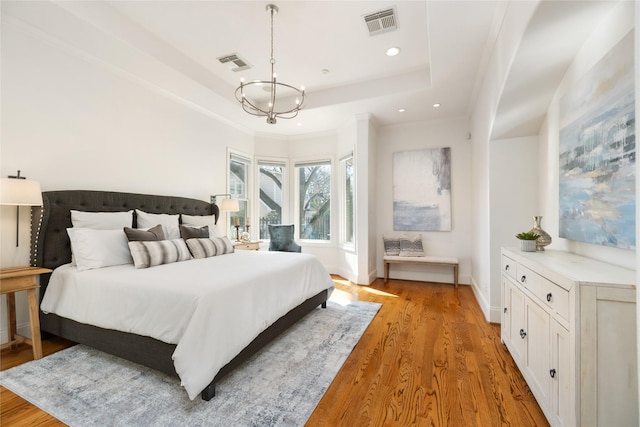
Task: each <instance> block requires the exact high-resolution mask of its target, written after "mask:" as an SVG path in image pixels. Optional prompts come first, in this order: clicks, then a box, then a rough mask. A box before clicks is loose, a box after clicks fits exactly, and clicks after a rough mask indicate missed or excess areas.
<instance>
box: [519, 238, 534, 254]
mask: <svg viewBox="0 0 640 427" xmlns="http://www.w3.org/2000/svg"><path fill="white" fill-rule="evenodd" d="M520 250H521V251H522V252H535V251H536V241H535V240H520Z"/></svg>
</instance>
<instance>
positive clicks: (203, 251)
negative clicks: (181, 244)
mask: <svg viewBox="0 0 640 427" xmlns="http://www.w3.org/2000/svg"><path fill="white" fill-rule="evenodd" d="M187 246H189V250H190V251H191V254H192V255H193V257H194V258H196V259H199V258H209V257H212V256H216V255H224V254H232V253H233V251H234V249H233V243H231V240H229V238H228V237H227V236H223V237H214V238H213V239H188V240H187Z"/></svg>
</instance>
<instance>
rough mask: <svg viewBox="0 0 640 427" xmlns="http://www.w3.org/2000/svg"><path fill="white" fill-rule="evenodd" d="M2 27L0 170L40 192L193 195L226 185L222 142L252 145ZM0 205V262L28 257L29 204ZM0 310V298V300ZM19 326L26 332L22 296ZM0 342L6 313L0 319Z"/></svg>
mask: <svg viewBox="0 0 640 427" xmlns="http://www.w3.org/2000/svg"><path fill="white" fill-rule="evenodd" d="M52 40H54V39H52V38H51V37H50V36H43V35H42V34H41V33H39V32H35V31H25V28H24V26H21V25H14V24H13V23H12V22H11V21H9V22H5V21H4V20H3V25H2V41H1V42H2V46H1V47H2V64H1V66H2V69H1V72H2V94H1V106H2V114H3V115H2V129H1V134H0V135H1V139H2V148H1V149H2V153H1V154H2V156H1V160H0V174H1V175H2V176H7V175H13V174H15V172H16V170H18V169H20V170H21V171H22V174H23V175H25V176H27V177H28V178H30V179H34V180H37V181H39V182H40V184H41V186H42V190H43V191H47V190H62V189H90V190H113V191H127V192H134V193H135V192H139V193H148V194H163V195H180V196H185V197H193V198H197V199H201V200H209V196H210V195H211V194H215V193H221V192H223V190H224V189H225V188H226V182H225V173H226V148H227V146H231V147H235V148H237V149H241V150H244V151H248V150H252V149H253V137H252V136H251V135H248V134H245V133H243V132H241V131H239V130H237V129H235V128H232V127H230V126H227V125H224V124H221V123H220V122H219V121H217V120H215V119H213V118H211V117H209V116H207V115H206V114H203V113H202V112H200V111H197V110H194V109H192V108H189V107H188V106H187V105H185V104H183V103H178V102H175V100H174V99H173V98H171V97H168V96H166V94H165V93H163V92H162V91H157V90H154V86H153V85H146V84H144V83H143V82H140V81H137V80H135V79H130V78H128V77H127V76H126V75H124V74H122V73H118V72H115V70H114V69H112V68H110V67H106V66H104V64H102V63H100V62H96V61H94V60H92V59H91V58H90V57H87V56H84V55H81V54H78V53H77V52H75V51H73V50H69V49H66V48H65V47H64V46H63V45H60V44H58V43H54V42H52ZM21 214H22V218H21V222H20V225H21V230H20V240H21V244H20V247H19V248H17V249H16V247H15V231H14V227H15V218H14V216H15V208H11V207H6V206H3V207H2V208H1V209H0V215H1V216H2V219H1V222H0V224H1V229H0V231H1V238H0V241H1V246H0V248H1V252H2V253H1V259H0V262H1V265H2V266H15V265H27V264H28V263H29V255H28V250H29V236H30V234H29V227H28V226H29V209H27V208H21ZM0 304H1V306H2V307H3V312H4V307H5V305H4V304H5V303H4V298H3V299H2V301H0ZM17 304H18V309H19V313H18V319H17V322H18V325H19V332H20V333H23V334H25V335H28V334H29V333H28V316H27V314H26V310H25V309H24V308H25V307H26V304H24V298H23V297H22V296H19V297H18V303H17ZM1 325H2V328H1V334H2V340H4V341H6V332H7V331H6V319H5V318H4V316H3V317H2V323H1Z"/></svg>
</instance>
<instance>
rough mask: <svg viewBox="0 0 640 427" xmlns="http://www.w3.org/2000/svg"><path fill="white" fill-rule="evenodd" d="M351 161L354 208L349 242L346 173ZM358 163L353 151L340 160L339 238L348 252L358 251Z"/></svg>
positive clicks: (352, 209)
mask: <svg viewBox="0 0 640 427" xmlns="http://www.w3.org/2000/svg"><path fill="white" fill-rule="evenodd" d="M348 160H350V161H351V167H352V175H351V192H352V208H351V228H352V230H351V233H352V236H351V239H352V240H351V241H349V240H347V230H348V226H347V223H348V218H347V215H348V212H347V189H346V185H345V184H346V179H347V173H346V172H347V171H346V162H347V161H348ZM356 174H357V168H356V162H355V155H354V152H353V150H350V151H348V152H346V153H344V154H343V155H342V156H340V158H339V160H338V181H339V185H338V197H339V198H340V203H339V216H338V228H339V236H340V241H339V244H340V246H341V247H342V248H344V249H346V250H351V251H355V249H356V235H357V233H356V217H357V203H356V185H355V182H356Z"/></svg>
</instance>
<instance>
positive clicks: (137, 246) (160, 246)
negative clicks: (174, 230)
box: [129, 239, 191, 268]
mask: <svg viewBox="0 0 640 427" xmlns="http://www.w3.org/2000/svg"><path fill="white" fill-rule="evenodd" d="M129 250H130V251H131V256H132V257H133V264H134V265H135V267H136V268H147V267H153V266H156V265H161V264H169V263H171V262H179V261H187V260H190V259H191V253H189V249H188V248H187V244H186V243H185V241H184V240H182V239H173V240H157V241H155V242H153V241H152V242H149V241H146V242H144V241H139V242H129Z"/></svg>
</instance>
